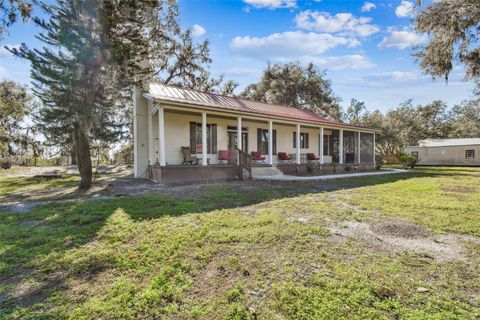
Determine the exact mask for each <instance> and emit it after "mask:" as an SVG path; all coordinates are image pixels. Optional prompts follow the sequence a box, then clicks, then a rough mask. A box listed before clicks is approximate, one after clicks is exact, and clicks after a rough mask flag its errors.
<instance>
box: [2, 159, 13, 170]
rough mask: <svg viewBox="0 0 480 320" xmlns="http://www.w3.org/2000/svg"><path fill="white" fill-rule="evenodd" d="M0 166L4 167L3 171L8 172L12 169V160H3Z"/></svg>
mask: <svg viewBox="0 0 480 320" xmlns="http://www.w3.org/2000/svg"><path fill="white" fill-rule="evenodd" d="M0 166H1V167H2V169H5V170H7V169H10V168H11V167H12V162H11V161H10V160H3V161H2V163H1V164H0Z"/></svg>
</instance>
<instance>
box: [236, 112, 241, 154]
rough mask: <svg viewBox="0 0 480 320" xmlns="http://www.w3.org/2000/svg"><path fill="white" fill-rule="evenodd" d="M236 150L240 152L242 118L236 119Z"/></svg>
mask: <svg viewBox="0 0 480 320" xmlns="http://www.w3.org/2000/svg"><path fill="white" fill-rule="evenodd" d="M237 148H238V149H240V150H242V117H238V118H237Z"/></svg>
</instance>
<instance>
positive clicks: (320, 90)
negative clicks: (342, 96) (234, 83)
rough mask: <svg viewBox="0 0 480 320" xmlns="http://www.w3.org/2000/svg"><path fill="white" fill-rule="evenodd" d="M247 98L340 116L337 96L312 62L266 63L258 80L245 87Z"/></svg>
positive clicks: (323, 73)
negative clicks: (303, 64) (305, 64)
mask: <svg viewBox="0 0 480 320" xmlns="http://www.w3.org/2000/svg"><path fill="white" fill-rule="evenodd" d="M241 96H242V97H244V98H247V99H252V100H256V101H262V102H267V103H275V104H281V105H286V106H290V107H294V108H300V109H305V110H309V111H312V112H315V113H318V114H321V115H325V116H329V117H332V118H334V119H338V120H339V119H340V118H341V117H342V113H341V109H340V105H339V104H338V100H339V99H338V98H337V97H336V96H335V95H334V94H333V92H332V87H331V82H330V81H329V80H327V79H326V78H325V71H323V70H320V69H319V68H317V67H316V66H314V65H313V64H312V63H309V64H308V65H307V66H306V67H303V66H301V65H300V64H299V63H287V64H283V65H282V64H274V65H273V66H272V65H270V64H268V65H267V67H266V68H265V70H264V71H263V75H262V78H261V79H260V81H259V82H258V83H252V84H250V85H249V86H247V87H246V88H245V90H244V91H243V92H242V93H241Z"/></svg>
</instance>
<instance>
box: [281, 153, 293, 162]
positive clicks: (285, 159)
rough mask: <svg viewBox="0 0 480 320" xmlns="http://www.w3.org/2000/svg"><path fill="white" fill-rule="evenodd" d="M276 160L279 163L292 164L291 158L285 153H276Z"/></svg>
mask: <svg viewBox="0 0 480 320" xmlns="http://www.w3.org/2000/svg"><path fill="white" fill-rule="evenodd" d="M278 160H279V161H281V162H285V161H286V162H292V161H293V157H292V156H291V155H289V154H288V153H286V152H279V153H278Z"/></svg>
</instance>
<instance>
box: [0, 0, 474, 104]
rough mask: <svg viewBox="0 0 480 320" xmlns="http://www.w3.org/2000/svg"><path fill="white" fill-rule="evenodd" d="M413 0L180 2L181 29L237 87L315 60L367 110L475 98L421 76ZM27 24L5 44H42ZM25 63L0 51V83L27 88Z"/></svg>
mask: <svg viewBox="0 0 480 320" xmlns="http://www.w3.org/2000/svg"><path fill="white" fill-rule="evenodd" d="M414 2H415V1H414V0H412V2H410V1H404V0H400V1H396V0H395V1H354V0H342V1H338V0H337V1H331V0H209V1H207V0H179V8H180V23H181V26H182V27H183V28H191V29H192V34H193V35H194V37H195V39H196V40H198V41H202V40H204V39H208V40H209V41H210V50H211V58H212V60H213V62H212V65H211V72H212V74H213V75H215V76H218V75H220V74H223V75H224V76H225V78H226V79H232V80H235V81H237V82H238V83H239V84H240V87H239V89H240V90H241V89H242V88H243V87H245V86H246V85H248V84H249V83H252V82H256V81H258V80H259V78H260V76H261V73H262V70H263V69H264V68H265V66H266V64H267V62H270V63H277V62H278V63H286V62H296V61H298V62H300V63H302V64H307V63H309V62H313V63H314V64H316V65H317V66H318V67H320V68H322V69H325V70H326V74H327V78H328V79H330V80H331V81H332V88H333V92H334V93H335V94H336V95H337V96H339V97H340V98H341V100H342V102H341V104H342V106H344V107H346V106H348V105H349V103H350V99H352V98H355V99H357V100H360V101H365V102H366V105H367V108H368V109H369V110H372V111H373V110H376V109H379V110H381V111H387V110H389V109H391V108H394V107H396V106H398V104H399V103H401V102H403V101H405V100H407V99H413V102H414V103H415V104H426V103H430V102H432V101H433V100H443V101H445V102H447V103H448V104H449V105H450V106H453V105H454V104H458V103H460V102H461V101H462V100H464V99H468V98H470V97H471V96H472V89H473V83H470V82H464V81H463V69H462V68H461V67H460V66H457V67H455V68H454V70H453V72H452V74H451V76H450V79H449V81H448V84H446V83H445V81H444V80H443V79H437V80H432V79H431V78H430V77H429V76H427V75H424V74H422V72H421V71H420V69H419V67H418V65H417V64H416V62H415V58H414V57H413V56H412V47H413V46H416V45H421V44H423V43H425V41H426V40H427V36H426V35H421V34H416V33H415V32H414V31H413V30H412V26H411V18H412V14H413V3H414ZM35 33H36V29H35V27H34V25H33V24H32V23H27V24H22V23H18V24H16V25H14V26H13V27H12V28H10V29H9V34H7V35H6V36H5V38H4V39H3V40H2V45H8V46H18V45H19V44H20V43H22V42H25V43H27V44H28V45H29V46H37V47H39V46H41V43H39V41H38V40H36V39H35V38H34V35H35ZM29 74H30V71H29V64H28V62H26V61H23V60H20V59H18V58H15V57H13V56H11V54H10V53H9V52H8V51H6V50H5V49H3V46H2V48H1V49H0V79H11V80H15V81H18V82H22V83H25V84H28V83H30V78H29Z"/></svg>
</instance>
